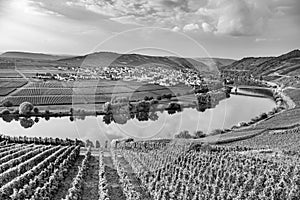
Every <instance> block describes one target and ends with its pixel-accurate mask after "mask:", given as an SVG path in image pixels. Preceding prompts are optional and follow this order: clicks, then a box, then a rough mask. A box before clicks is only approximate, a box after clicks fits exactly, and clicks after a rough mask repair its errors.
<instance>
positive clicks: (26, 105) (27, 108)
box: [19, 102, 33, 115]
mask: <svg viewBox="0 0 300 200" xmlns="http://www.w3.org/2000/svg"><path fill="white" fill-rule="evenodd" d="M32 109H33V105H32V104H31V103H30V102H23V103H21V105H20V107H19V112H20V114H24V115H27V114H29V113H30V112H31V111H32Z"/></svg>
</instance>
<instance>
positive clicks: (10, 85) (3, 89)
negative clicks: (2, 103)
mask: <svg viewBox="0 0 300 200" xmlns="http://www.w3.org/2000/svg"><path fill="white" fill-rule="evenodd" d="M26 83H27V81H26V80H23V79H16V80H14V81H11V80H7V79H1V80H0V96H6V95H8V94H10V93H11V92H13V91H15V90H16V89H17V88H20V87H22V86H23V85H25V84H26Z"/></svg>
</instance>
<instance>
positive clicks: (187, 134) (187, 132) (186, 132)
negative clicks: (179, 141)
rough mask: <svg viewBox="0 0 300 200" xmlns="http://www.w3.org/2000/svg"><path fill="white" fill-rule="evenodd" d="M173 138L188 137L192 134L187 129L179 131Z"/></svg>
mask: <svg viewBox="0 0 300 200" xmlns="http://www.w3.org/2000/svg"><path fill="white" fill-rule="evenodd" d="M175 138H185V139H190V138H192V136H191V135H190V133H189V131H186V130H185V131H181V132H180V133H179V134H177V135H175Z"/></svg>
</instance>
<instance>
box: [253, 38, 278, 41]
mask: <svg viewBox="0 0 300 200" xmlns="http://www.w3.org/2000/svg"><path fill="white" fill-rule="evenodd" d="M275 41H280V39H279V38H256V39H255V42H275Z"/></svg>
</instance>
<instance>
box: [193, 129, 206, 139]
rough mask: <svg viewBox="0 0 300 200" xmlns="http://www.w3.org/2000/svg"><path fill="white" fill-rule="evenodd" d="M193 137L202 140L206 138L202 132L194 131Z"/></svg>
mask: <svg viewBox="0 0 300 200" xmlns="http://www.w3.org/2000/svg"><path fill="white" fill-rule="evenodd" d="M195 137H196V138H204V137H206V135H205V133H203V131H196V132H195Z"/></svg>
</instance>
